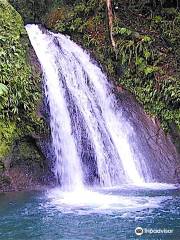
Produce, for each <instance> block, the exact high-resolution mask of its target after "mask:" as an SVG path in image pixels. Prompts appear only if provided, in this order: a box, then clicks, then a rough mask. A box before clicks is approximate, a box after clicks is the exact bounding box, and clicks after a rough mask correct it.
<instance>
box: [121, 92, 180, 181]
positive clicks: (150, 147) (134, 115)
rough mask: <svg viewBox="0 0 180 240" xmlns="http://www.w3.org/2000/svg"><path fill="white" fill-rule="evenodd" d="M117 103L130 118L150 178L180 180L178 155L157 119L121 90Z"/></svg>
mask: <svg viewBox="0 0 180 240" xmlns="http://www.w3.org/2000/svg"><path fill="white" fill-rule="evenodd" d="M118 95H119V104H120V105H121V106H122V108H123V109H124V111H123V114H124V115H125V116H126V117H127V118H128V119H129V120H130V122H131V123H132V125H133V128H134V129H135V131H136V132H137V138H136V139H134V141H138V142H139V144H138V145H139V146H141V148H140V149H139V150H140V151H141V152H142V154H143V155H144V156H146V162H147V165H148V166H149V169H150V172H151V175H152V178H153V179H154V181H156V182H164V183H179V182H180V156H179V154H178V152H177V150H176V148H175V146H174V144H173V143H172V139H171V137H170V136H169V135H166V134H165V133H164V131H163V130H162V129H161V128H160V124H159V123H158V121H156V120H154V119H151V118H150V117H149V116H147V114H145V112H144V111H143V109H142V107H141V106H140V105H139V104H138V103H137V101H136V100H135V99H134V97H133V96H132V95H130V94H129V93H127V92H126V91H121V93H119V94H118Z"/></svg>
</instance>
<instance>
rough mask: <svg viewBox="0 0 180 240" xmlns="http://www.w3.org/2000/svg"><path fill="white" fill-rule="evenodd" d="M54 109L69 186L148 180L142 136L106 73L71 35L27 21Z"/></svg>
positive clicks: (58, 166)
mask: <svg viewBox="0 0 180 240" xmlns="http://www.w3.org/2000/svg"><path fill="white" fill-rule="evenodd" d="M26 30H27V32H28V35H29V38H30V41H31V43H32V46H33V48H34V50H35V52H36V54H37V57H38V59H39V62H40V64H41V67H42V70H43V76H44V81H43V83H44V90H45V95H46V98H47V102H48V105H49V109H50V127H51V134H52V147H53V150H54V154H55V156H56V163H55V166H54V173H55V175H56V177H57V179H58V180H59V181H60V183H61V186H62V187H63V188H64V189H68V190H69V189H70V190H72V189H77V188H82V187H83V186H85V185H86V184H90V185H92V184H99V185H100V186H106V187H111V186H115V185H120V184H122V183H133V184H143V183H144V182H147V181H149V178H150V173H149V170H148V168H147V166H146V164H145V157H144V156H143V155H142V154H141V153H140V152H139V150H138V145H137V143H136V141H135V139H136V138H137V137H138V136H136V133H135V131H134V129H133V127H132V125H131V124H130V122H129V121H128V119H127V118H126V117H125V116H124V115H123V112H122V110H121V107H120V106H118V103H117V99H116V97H115V96H114V94H113V91H112V86H111V84H110V83H109V81H108V80H107V77H106V75H105V74H104V73H103V72H102V70H101V69H100V68H99V67H98V66H97V64H96V63H94V62H93V61H92V59H91V57H90V55H89V54H88V53H87V52H86V51H84V50H83V49H82V48H81V47H80V46H78V45H77V44H76V43H74V42H73V41H71V40H70V39H69V37H67V36H64V35H62V34H55V33H52V32H50V31H47V30H41V29H40V28H39V26H37V25H27V26H26Z"/></svg>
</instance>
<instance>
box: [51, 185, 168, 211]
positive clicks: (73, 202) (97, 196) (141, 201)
mask: <svg viewBox="0 0 180 240" xmlns="http://www.w3.org/2000/svg"><path fill="white" fill-rule="evenodd" d="M112 190H113V189H112ZM119 190H120V192H119V193H116V194H114V193H112V192H111V191H110V189H109V193H107V191H106V192H105V193H103V192H98V191H95V190H81V191H75V192H64V191H61V190H60V189H59V188H57V189H53V190H50V191H48V193H47V197H48V198H49V200H50V202H49V204H48V206H47V207H49V206H53V207H55V208H57V209H58V210H59V211H61V212H63V213H76V214H92V213H105V214H108V213H112V212H121V213H123V212H126V213H128V212H135V211H140V210H141V211H143V209H149V208H150V209H153V208H159V207H161V203H163V202H165V201H167V200H168V199H169V197H167V196H166V197H164V196H152V197H150V196H132V195H129V196H124V195H121V193H123V191H122V189H119ZM121 191H122V192H121ZM143 194H144V192H143Z"/></svg>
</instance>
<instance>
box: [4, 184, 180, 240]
mask: <svg viewBox="0 0 180 240" xmlns="http://www.w3.org/2000/svg"><path fill="white" fill-rule="evenodd" d="M0 217H1V220H0V240H26V239H33V240H59V239H63V240H86V239H87V240H94V239H97V240H98V239H99V240H100V239H105V240H106V239H107V240H111V239H113V240H114V239H127V240H129V239H130V240H131V239H154V240H156V239H157V240H160V239H162V240H166V239H170V240H179V239H180V190H179V189H173V188H169V189H165V188H163V187H162V189H160V190H158V189H156V188H155V189H150V188H145V189H143V188H141V187H132V186H131V187H122V188H121V189H118V188H114V189H104V190H96V191H94V190H93V191H87V192H76V193H64V192H62V191H61V190H60V189H53V190H49V191H43V192H17V193H2V194H0ZM138 226H140V227H142V228H148V229H151V228H152V229H164V228H165V229H170V230H173V233H172V234H147V233H146V234H143V235H142V236H136V234H135V232H134V231H135V228H136V227H138Z"/></svg>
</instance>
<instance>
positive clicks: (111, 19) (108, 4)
mask: <svg viewBox="0 0 180 240" xmlns="http://www.w3.org/2000/svg"><path fill="white" fill-rule="evenodd" d="M106 5H107V10H108V19H109V32H110V39H111V44H112V46H113V48H114V49H115V48H116V43H115V41H114V38H113V12H112V0H106Z"/></svg>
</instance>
